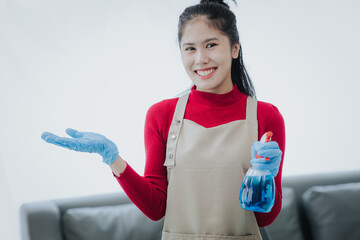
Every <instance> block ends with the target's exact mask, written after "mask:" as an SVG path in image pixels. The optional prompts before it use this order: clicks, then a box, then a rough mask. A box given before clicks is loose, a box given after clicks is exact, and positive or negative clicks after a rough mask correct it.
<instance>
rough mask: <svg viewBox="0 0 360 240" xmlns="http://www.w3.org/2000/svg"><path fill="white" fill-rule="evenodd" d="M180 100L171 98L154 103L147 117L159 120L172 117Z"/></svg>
mask: <svg viewBox="0 0 360 240" xmlns="http://www.w3.org/2000/svg"><path fill="white" fill-rule="evenodd" d="M178 100H179V98H170V99H164V100H162V101H160V102H157V103H154V104H153V105H151V106H150V108H149V109H148V111H147V117H149V118H151V119H157V118H161V117H164V116H168V115H171V116H172V114H173V113H174V111H175V107H176V103H177V101H178Z"/></svg>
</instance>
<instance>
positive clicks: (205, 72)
mask: <svg viewBox="0 0 360 240" xmlns="http://www.w3.org/2000/svg"><path fill="white" fill-rule="evenodd" d="M216 70H217V68H216V67H213V68H207V69H201V70H195V73H196V74H197V75H198V76H199V77H200V78H201V79H207V78H210V77H211V76H212V75H214V73H215V72H216Z"/></svg>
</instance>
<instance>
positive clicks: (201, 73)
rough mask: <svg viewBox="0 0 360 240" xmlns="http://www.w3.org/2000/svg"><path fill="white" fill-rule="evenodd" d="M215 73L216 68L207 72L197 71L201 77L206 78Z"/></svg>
mask: <svg viewBox="0 0 360 240" xmlns="http://www.w3.org/2000/svg"><path fill="white" fill-rule="evenodd" d="M214 71H215V68H212V69H209V70H206V71H197V73H198V74H199V75H200V76H202V77H204V76H207V75H209V74H211V73H212V72H214Z"/></svg>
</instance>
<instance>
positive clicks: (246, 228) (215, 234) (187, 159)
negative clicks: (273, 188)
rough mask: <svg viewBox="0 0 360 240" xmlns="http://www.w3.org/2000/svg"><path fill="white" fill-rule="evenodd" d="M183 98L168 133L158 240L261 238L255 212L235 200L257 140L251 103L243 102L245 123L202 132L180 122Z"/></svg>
mask: <svg viewBox="0 0 360 240" xmlns="http://www.w3.org/2000/svg"><path fill="white" fill-rule="evenodd" d="M188 98H189V93H188V94H185V95H183V96H181V97H180V98H179V101H178V103H177V105H176V109H175V113H174V117H173V121H172V123H171V126H170V129H169V135H168V141H167V149H166V160H165V163H164V166H166V167H167V174H168V175H167V177H168V191H167V205H166V214H165V222H164V229H163V233H162V240H182V239H186V240H192V239H194V240H205V239H206V240H222V239H235V240H253V239H256V240H261V239H262V238H261V235H260V231H259V227H258V225H257V222H256V218H255V215H254V213H253V212H251V211H247V210H244V209H242V208H241V207H240V202H239V193H240V187H241V183H242V180H243V178H244V175H245V173H246V171H247V169H249V168H250V167H251V166H250V158H251V145H252V143H253V142H254V141H257V137H258V123H257V116H256V113H257V102H256V100H254V99H253V98H251V97H248V98H247V107H246V120H237V121H233V122H229V123H227V124H223V125H220V126H216V127H212V128H205V127H202V126H201V125H199V124H197V123H195V122H193V121H190V120H187V119H184V113H185V108H186V104H187V101H188Z"/></svg>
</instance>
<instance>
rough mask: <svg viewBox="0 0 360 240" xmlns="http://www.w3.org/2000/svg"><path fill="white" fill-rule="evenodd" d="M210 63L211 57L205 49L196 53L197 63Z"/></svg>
mask: <svg viewBox="0 0 360 240" xmlns="http://www.w3.org/2000/svg"><path fill="white" fill-rule="evenodd" d="M207 63H209V57H208V55H207V53H206V51H205V50H202V49H201V50H198V51H197V53H196V58H195V64H196V65H205V64H207Z"/></svg>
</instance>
